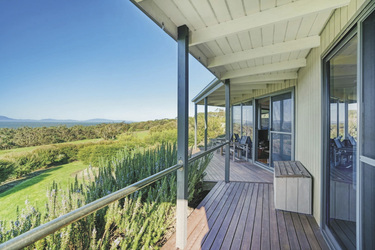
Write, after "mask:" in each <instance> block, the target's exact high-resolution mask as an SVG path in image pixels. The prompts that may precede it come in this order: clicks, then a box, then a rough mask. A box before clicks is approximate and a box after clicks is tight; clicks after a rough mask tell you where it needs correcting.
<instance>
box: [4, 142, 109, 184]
mask: <svg viewBox="0 0 375 250" xmlns="http://www.w3.org/2000/svg"><path fill="white" fill-rule="evenodd" d="M100 143H101V144H104V143H105V142H100ZM88 145H93V143H92V142H88V143H85V144H83V143H82V144H61V145H48V146H42V147H38V148H36V149H34V150H32V151H30V152H26V151H25V152H19V153H13V154H7V155H5V156H4V157H3V159H2V161H4V162H9V163H11V164H9V166H11V167H12V168H13V170H12V173H11V174H9V175H8V176H7V179H12V178H19V177H22V176H23V175H25V174H28V173H31V172H32V171H35V170H38V169H42V168H46V167H50V166H57V165H62V164H66V163H69V162H73V161H76V160H77V159H78V157H77V156H78V152H79V150H80V149H81V148H84V147H86V146H88ZM4 180H6V179H4ZM4 180H3V181H4Z"/></svg>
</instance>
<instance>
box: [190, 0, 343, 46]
mask: <svg viewBox="0 0 375 250" xmlns="http://www.w3.org/2000/svg"><path fill="white" fill-rule="evenodd" d="M349 2H350V0H329V1H327V0H314V1H311V0H300V1H295V2H291V3H289V4H284V5H282V6H279V7H276V8H272V9H268V10H265V11H261V12H257V13H254V14H252V15H248V16H244V17H241V18H237V19H234V20H230V21H227V22H222V23H219V24H216V25H212V26H209V27H207V28H203V29H198V30H196V31H192V33H191V36H190V39H191V40H190V44H189V45H190V46H194V45H197V44H201V43H205V42H209V41H213V40H215V39H217V38H220V37H224V36H229V35H233V34H237V33H239V32H242V31H246V30H250V29H254V28H257V27H262V26H265V25H269V24H275V23H277V22H282V21H287V20H291V19H295V18H299V17H303V16H306V15H310V14H316V13H318V12H321V11H328V10H334V9H336V8H340V7H343V6H346V5H348V4H349Z"/></svg>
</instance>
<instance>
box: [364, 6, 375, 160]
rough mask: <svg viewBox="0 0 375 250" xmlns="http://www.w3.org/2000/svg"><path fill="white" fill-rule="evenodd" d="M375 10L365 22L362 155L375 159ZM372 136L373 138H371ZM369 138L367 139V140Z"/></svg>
mask: <svg viewBox="0 0 375 250" xmlns="http://www.w3.org/2000/svg"><path fill="white" fill-rule="evenodd" d="M374 27H375V12H374V13H372V14H371V15H370V16H369V17H368V18H367V19H366V21H365V22H364V23H363V100H362V101H363V105H362V106H361V107H362V111H363V114H364V115H363V116H362V119H363V127H362V129H363V130H362V131H363V136H364V137H363V139H364V140H363V146H362V153H361V154H362V155H364V156H366V157H369V158H372V159H375V129H374V126H375V112H374V107H375V83H374V81H375V60H374V58H375V30H374ZM370 138H371V139H370ZM366 139H367V140H366Z"/></svg>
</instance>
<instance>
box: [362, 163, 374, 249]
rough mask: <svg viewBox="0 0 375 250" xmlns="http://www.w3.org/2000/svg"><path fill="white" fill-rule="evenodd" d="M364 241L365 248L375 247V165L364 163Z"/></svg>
mask: <svg viewBox="0 0 375 250" xmlns="http://www.w3.org/2000/svg"><path fill="white" fill-rule="evenodd" d="M361 165H362V170H363V183H362V190H363V197H362V201H363V202H362V204H361V207H362V209H361V210H362V221H363V223H362V237H363V239H362V241H363V249H375V237H374V236H375V213H374V211H375V166H370V165H368V164H365V163H362V164H361Z"/></svg>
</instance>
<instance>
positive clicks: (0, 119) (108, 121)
mask: <svg viewBox="0 0 375 250" xmlns="http://www.w3.org/2000/svg"><path fill="white" fill-rule="evenodd" d="M6 121H9V122H11V121H12V122H56V123H69V122H87V123H119V122H124V123H132V122H133V121H126V120H123V121H121V120H109V119H101V118H95V119H89V120H83V121H82V120H71V119H67V120H58V119H50V118H49V119H41V120H33V119H13V118H9V117H6V116H0V122H6Z"/></svg>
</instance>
